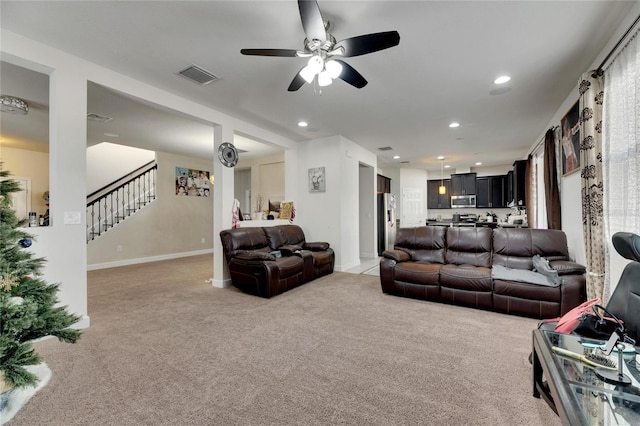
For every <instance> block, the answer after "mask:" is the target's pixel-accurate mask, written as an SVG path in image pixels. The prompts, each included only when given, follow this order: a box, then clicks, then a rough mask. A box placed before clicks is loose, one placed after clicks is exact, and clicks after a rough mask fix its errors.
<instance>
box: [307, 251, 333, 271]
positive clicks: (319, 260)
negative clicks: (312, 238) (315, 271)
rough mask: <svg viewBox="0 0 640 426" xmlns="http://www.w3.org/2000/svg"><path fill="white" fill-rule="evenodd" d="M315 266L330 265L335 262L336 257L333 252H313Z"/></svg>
mask: <svg viewBox="0 0 640 426" xmlns="http://www.w3.org/2000/svg"><path fill="white" fill-rule="evenodd" d="M311 255H312V256H313V264H314V265H315V266H316V267H318V266H323V265H330V264H332V263H333V262H334V255H333V251H332V250H326V251H312V252H311Z"/></svg>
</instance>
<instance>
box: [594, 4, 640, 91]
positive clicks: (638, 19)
mask: <svg viewBox="0 0 640 426" xmlns="http://www.w3.org/2000/svg"><path fill="white" fill-rule="evenodd" d="M638 21H640V15H638V17H637V18H636V20H635V21H633V24H631V26H630V27H629V29H628V30H627V32H625V33H624V34H623V35H622V37H620V40H618V42H617V43H616V45H615V46H613V49H611V51H610V52H609V54H608V55H607V57H606V58H604V61H602V63H601V64H600V66H599V67H598V69H596V70H595V71H594V72H593V74H591V77H593V78H595V77H600V76H602V75H603V74H604V71H603V69H602V67H604V64H606V63H607V61H608V60H609V58H611V55H613V52H615V51H616V49H617V48H618V47H619V46H620V45H621V44H622V42H623V41H624V39H625V38H627V36H628V35H629V33H630V32H631V30H632V29H633V27H635V26H636V24H637V23H638Z"/></svg>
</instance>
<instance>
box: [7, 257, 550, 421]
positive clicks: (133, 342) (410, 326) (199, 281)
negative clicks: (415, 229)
mask: <svg viewBox="0 0 640 426" xmlns="http://www.w3.org/2000/svg"><path fill="white" fill-rule="evenodd" d="M212 263H213V262H212V258H211V256H210V255H207V256H197V257H193V258H186V259H177V260H172V261H164V262H157V263H150V264H144V265H137V266H126V267H121V268H113V269H108V270H99V271H91V272H89V315H90V317H91V327H90V328H89V329H88V330H86V332H85V333H84V335H83V337H82V339H81V340H80V341H79V342H78V343H77V344H76V345H70V344H63V343H59V342H57V341H55V340H47V341H42V342H39V343H37V345H36V346H37V348H38V350H39V351H40V352H41V353H42V354H43V355H44V358H45V361H46V362H47V364H48V365H49V367H50V368H51V370H52V371H53V377H52V378H51V381H50V383H49V384H48V385H47V386H46V387H45V388H44V389H42V390H41V391H40V392H39V393H37V394H36V395H35V396H34V397H33V398H32V399H31V400H30V401H29V402H28V403H27V404H26V405H25V406H24V407H23V408H22V410H21V411H20V412H19V413H18V414H17V415H16V416H15V418H14V420H12V421H11V422H10V424H11V425H15V426H18V425H30V426H33V425H335V424H342V425H385V426H386V425H491V426H495V425H509V426H511V425H545V426H546V425H559V424H560V422H559V420H558V418H557V416H556V415H555V414H554V413H553V412H552V411H551V409H550V408H549V407H548V406H547V405H546V404H545V403H544V402H543V401H542V400H539V399H535V398H533V396H532V394H531V393H532V385H531V374H532V373H531V366H530V365H529V363H528V361H527V356H528V354H529V352H530V350H531V330H532V329H533V328H535V326H536V321H535V320H533V319H527V318H519V317H514V316H508V315H502V314H497V313H492V312H485V311H480V310H475V309H468V308H463V307H456V306H448V305H444V304H437V303H429V302H424V301H416V300H410V299H404V298H399V297H394V296H388V295H384V294H383V293H382V291H381V290H380V284H379V279H378V278H377V277H374V276H369V275H363V274H347V273H334V274H333V275H331V276H327V277H323V278H321V279H318V280H316V281H313V282H311V283H308V284H305V285H303V286H301V287H298V288H296V289H294V290H291V291H289V292H287V293H284V294H282V295H279V296H276V297H274V298H273V299H261V298H258V297H254V296H249V295H246V294H243V293H241V292H239V291H238V290H236V289H234V288H228V289H216V288H212V287H211V285H210V284H208V283H206V281H207V279H208V278H210V277H211V272H210V271H211V267H212Z"/></svg>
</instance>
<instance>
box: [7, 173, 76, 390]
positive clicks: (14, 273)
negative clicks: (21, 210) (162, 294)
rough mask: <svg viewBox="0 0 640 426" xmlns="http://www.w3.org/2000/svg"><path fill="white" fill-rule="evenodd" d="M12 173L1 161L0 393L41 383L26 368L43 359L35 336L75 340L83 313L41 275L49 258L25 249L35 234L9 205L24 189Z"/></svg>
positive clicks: (68, 340) (65, 340) (73, 341)
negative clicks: (64, 301)
mask: <svg viewBox="0 0 640 426" xmlns="http://www.w3.org/2000/svg"><path fill="white" fill-rule="evenodd" d="M9 175H10V174H9V172H8V171H5V170H3V169H2V163H0V393H2V392H3V391H4V390H11V389H13V388H17V387H24V386H32V385H35V384H36V383H37V381H38V378H37V377H36V376H35V375H34V374H33V373H31V372H29V371H28V370H27V369H25V366H29V365H35V364H38V363H40V362H41V357H40V355H39V354H37V353H36V351H35V349H34V348H33V346H32V344H31V342H32V341H33V340H34V339H38V338H40V337H44V336H56V337H57V338H58V339H59V340H61V341H64V342H70V343H75V342H76V341H77V340H78V338H79V337H80V331H79V330H76V329H72V328H70V326H71V325H73V324H74V323H76V322H77V321H78V320H79V319H80V317H79V316H77V315H73V314H70V313H69V312H67V309H66V307H64V306H59V305H57V304H58V300H57V292H58V285H57V284H47V283H46V282H45V281H44V280H43V279H42V278H41V276H40V271H41V269H42V266H43V264H44V262H45V260H44V259H43V258H35V257H34V256H33V254H32V253H31V252H29V251H27V250H26V248H27V247H29V246H30V245H31V241H32V238H33V237H32V236H31V235H29V234H28V233H27V232H25V231H24V230H23V229H22V227H23V226H25V225H26V223H27V220H26V219H22V220H18V218H17V216H16V213H15V211H14V210H13V209H12V208H11V196H10V194H11V193H13V192H17V191H19V190H20V187H19V185H18V182H16V181H15V180H12V179H10V178H9ZM3 387H4V389H3Z"/></svg>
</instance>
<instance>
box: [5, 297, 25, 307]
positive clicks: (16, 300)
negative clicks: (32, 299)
mask: <svg viewBox="0 0 640 426" xmlns="http://www.w3.org/2000/svg"><path fill="white" fill-rule="evenodd" d="M23 303H24V299H23V298H22V297H19V296H15V297H10V298H9V300H8V301H7V304H8V305H9V306H20V305H22V304H23Z"/></svg>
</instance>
